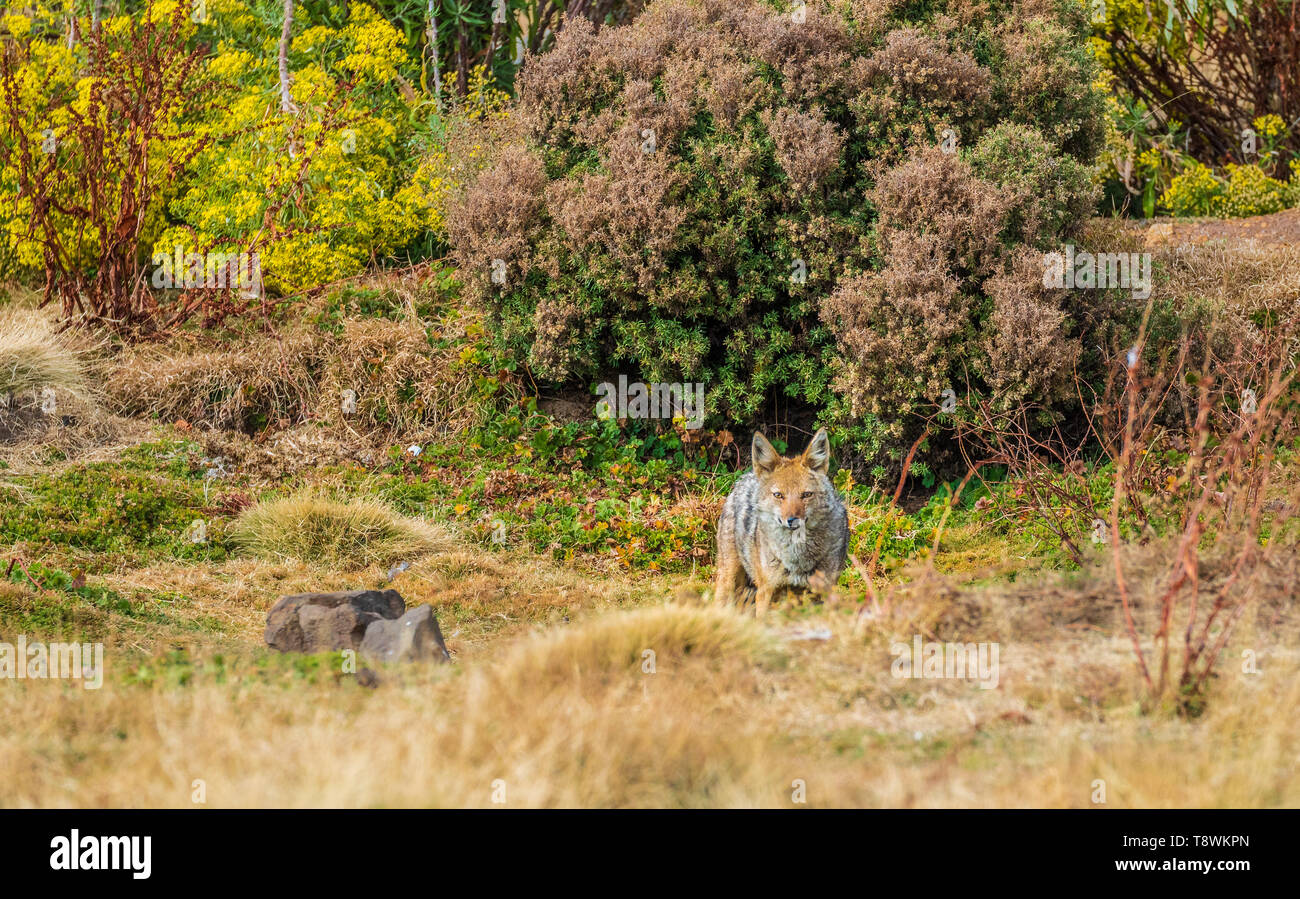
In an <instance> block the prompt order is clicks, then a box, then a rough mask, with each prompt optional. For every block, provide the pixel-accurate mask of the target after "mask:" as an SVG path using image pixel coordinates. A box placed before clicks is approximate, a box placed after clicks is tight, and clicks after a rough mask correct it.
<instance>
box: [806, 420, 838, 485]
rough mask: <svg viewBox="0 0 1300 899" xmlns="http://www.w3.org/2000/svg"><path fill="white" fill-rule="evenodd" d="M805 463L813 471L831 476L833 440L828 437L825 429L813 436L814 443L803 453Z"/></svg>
mask: <svg viewBox="0 0 1300 899" xmlns="http://www.w3.org/2000/svg"><path fill="white" fill-rule="evenodd" d="M803 461H804V464H805V465H807V466H808V467H809V468H811V469H812V470H813V471H819V472H821V473H822V474H830V468H831V439H830V438H829V437H827V436H826V429H825V428H822V429H821V430H820V431H818V432H817V433H816V434H814V435H813V439H812V442H811V443H809V444H808V448H807V449H806V450H804V451H803Z"/></svg>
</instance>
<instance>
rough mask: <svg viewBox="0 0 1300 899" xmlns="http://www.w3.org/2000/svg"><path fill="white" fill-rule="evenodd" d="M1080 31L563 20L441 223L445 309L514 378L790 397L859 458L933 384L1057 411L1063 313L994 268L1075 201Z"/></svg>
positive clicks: (903, 11)
mask: <svg viewBox="0 0 1300 899" xmlns="http://www.w3.org/2000/svg"><path fill="white" fill-rule="evenodd" d="M1084 35H1085V27H1084V22H1083V16H1082V7H1080V6H1078V4H1074V3H1069V2H1062V3H1060V4H1057V3H1054V2H1050V0H1032V2H1019V3H988V4H979V3H971V2H963V0H954V2H949V3H945V2H936V3H928V4H904V3H900V2H895V0H854V2H850V3H836V4H831V3H823V2H812V3H809V4H808V5H807V6H806V7H804V6H802V5H798V6H797V7H796V9H795V12H794V13H790V12H786V11H782V10H777V9H774V8H772V7H771V6H768V5H766V4H763V3H760V2H757V0H658V2H655V3H653V4H651V5H650V7H649V8H648V9H647V10H646V12H645V13H643V14H642V16H641V17H639V18H638V19H637V20H636V21H635V22H634V23H632V24H630V25H626V26H623V27H617V28H606V29H603V30H602V31H600V32H599V33H596V32H594V31H593V30H592V28H590V27H588V26H587V25H585V23H583V22H574V23H570V25H569V26H568V27H567V28H566V29H565V31H564V32H563V33H562V34H561V35H560V37H559V39H558V40H557V42H556V45H555V48H554V49H553V50H552V51H551V52H549V53H547V54H545V55H543V56H541V57H539V58H536V59H532V60H530V62H529V63H527V64H526V65H525V67H524V71H523V72H522V74H521V76H520V98H519V109H518V116H517V120H518V122H519V124H520V128H519V133H518V136H517V140H516V141H515V142H514V143H513V144H512V145H511V146H509V147H507V148H506V149H504V150H502V151H501V152H500V154H499V156H498V158H497V160H496V162H495V164H494V165H492V166H490V167H489V168H487V169H486V170H485V171H484V172H483V173H482V175H481V176H480V177H479V178H478V179H477V180H476V181H475V182H474V183H473V184H472V186H471V187H470V188H469V189H468V190H466V191H465V192H464V194H463V196H462V197H461V200H460V202H459V203H457V204H454V205H453V208H452V209H451V211H450V212H449V229H450V233H451V241H452V244H453V248H454V252H455V255H456V258H457V261H458V263H459V265H460V266H461V268H462V271H463V276H464V278H465V281H466V284H467V289H468V290H469V291H470V293H471V295H472V296H473V297H475V298H476V299H477V300H478V301H479V302H481V303H482V304H483V305H484V306H485V308H486V309H487V311H488V312H489V314H490V316H491V319H492V322H493V324H494V325H495V326H496V329H497V332H498V334H499V339H500V340H501V342H502V344H503V345H504V346H505V347H506V348H507V349H508V350H509V351H511V352H513V353H514V354H515V355H516V356H517V358H519V359H521V360H524V361H526V363H527V365H528V366H529V367H530V369H531V370H532V372H533V374H534V375H535V376H537V377H540V378H544V379H549V380H551V381H555V382H566V381H568V382H578V383H581V382H584V381H591V380H598V379H600V376H603V375H605V374H608V373H609V372H610V371H613V370H619V371H624V372H629V373H632V374H635V375H637V376H640V377H641V378H643V379H644V380H647V381H650V380H654V381H680V380H688V381H703V382H704V383H705V385H706V392H707V394H706V395H707V405H708V408H709V411H710V412H711V413H718V414H720V415H721V416H724V417H725V418H726V419H728V420H732V421H740V422H753V421H755V420H756V419H758V418H759V417H761V416H762V415H763V413H764V410H765V409H767V408H769V407H768V405H767V404H768V403H769V402H770V401H773V400H779V401H780V402H781V403H782V404H783V406H785V407H789V406H791V405H792V404H791V402H790V401H791V400H793V401H794V405H796V406H802V407H804V408H806V409H808V410H810V411H813V412H815V413H816V415H817V417H819V418H821V419H822V420H823V421H826V422H830V423H834V424H837V425H838V426H839V427H840V433H841V434H842V435H847V436H850V437H851V438H852V440H851V442H852V444H853V446H854V447H855V448H856V449H857V450H858V451H859V452H861V453H862V454H863V456H864V457H865V458H866V459H867V460H869V461H872V462H875V463H883V462H885V461H886V460H887V458H888V457H889V456H890V455H892V456H893V457H894V458H895V459H897V458H898V456H899V451H900V449H901V448H902V446H903V445H904V444H905V442H906V441H907V440H908V439H909V438H911V437H912V436H913V435H915V434H916V433H918V430H917V429H918V427H920V424H919V421H920V419H919V417H918V416H919V415H921V414H926V415H928V414H929V413H931V412H934V411H935V410H936V405H935V404H936V403H937V402H938V398H939V396H940V394H941V393H942V391H943V390H945V389H948V388H951V389H953V390H954V391H955V392H956V393H957V394H959V395H960V394H962V393H964V392H965V390H966V387H967V384H968V383H969V385H970V386H971V388H972V389H976V390H986V391H996V390H999V389H1005V391H1006V392H1007V393H1008V396H1009V399H1008V401H1011V399H1014V400H1016V401H1034V402H1041V403H1046V404H1051V403H1053V402H1055V401H1058V400H1062V399H1064V398H1065V397H1066V396H1067V394H1068V391H1067V390H1066V389H1065V387H1066V383H1065V380H1064V379H1063V378H1062V377H1061V376H1060V375H1061V373H1062V372H1064V371H1068V366H1070V365H1071V364H1072V360H1073V358H1074V355H1075V348H1074V344H1073V341H1072V339H1071V336H1070V334H1069V332H1068V330H1067V329H1068V319H1067V317H1066V315H1065V313H1064V311H1063V310H1062V309H1061V308H1060V307H1059V305H1058V304H1059V299H1056V298H1052V297H1050V296H1049V295H1048V294H1046V293H1044V292H1043V291H1042V289H1041V280H1042V271H1041V266H1040V267H1039V268H1038V270H1037V272H1035V271H1033V270H1032V268H1033V266H1029V267H1028V268H1026V266H1025V265H1024V264H1023V260H1022V262H1021V264H1019V265H1016V264H1013V263H1014V262H1015V260H1017V259H1018V258H1020V255H1019V254H1023V253H1024V252H1025V249H1026V248H1027V247H1036V248H1040V249H1046V248H1048V247H1051V246H1054V245H1057V244H1059V242H1060V240H1061V238H1062V236H1063V235H1065V234H1067V233H1068V232H1070V231H1071V230H1072V229H1073V228H1075V227H1076V226H1077V225H1078V224H1079V223H1080V221H1081V220H1082V219H1083V218H1084V217H1085V216H1086V215H1087V214H1088V213H1089V211H1090V210H1091V208H1092V204H1093V202H1094V199H1093V195H1092V189H1091V187H1090V180H1089V170H1088V167H1087V166H1088V164H1089V163H1090V161H1091V160H1092V158H1093V157H1094V156H1095V154H1096V152H1097V149H1098V147H1099V144H1100V142H1101V139H1102V133H1101V119H1100V115H1099V113H1100V109H1101V106H1100V102H1101V100H1100V96H1099V95H1098V94H1097V93H1095V92H1094V91H1093V89H1092V88H1090V87H1089V85H1091V84H1092V83H1093V81H1094V71H1093V68H1092V63H1091V61H1090V56H1089V53H1088V50H1087V48H1086V45H1085V43H1084V41H1083V37H1084ZM1040 258H1041V254H1040ZM494 274H495V277H494ZM990 280H992V284H991V285H990V284H989V282H990ZM1027 373H1028V380H1026V377H1025V375H1026V374H1027Z"/></svg>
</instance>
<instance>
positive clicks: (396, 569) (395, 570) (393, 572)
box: [388, 562, 411, 581]
mask: <svg viewBox="0 0 1300 899" xmlns="http://www.w3.org/2000/svg"><path fill="white" fill-rule="evenodd" d="M410 567H411V563H410V562H398V563H397V564H396V565H394V566H393V567H392V568H390V569H388V579H389V580H390V581H391V580H392V579H393V578H395V577H397V576H398V575H399V574H401V573H402V572H403V571H405V570H406V569H408V568H410Z"/></svg>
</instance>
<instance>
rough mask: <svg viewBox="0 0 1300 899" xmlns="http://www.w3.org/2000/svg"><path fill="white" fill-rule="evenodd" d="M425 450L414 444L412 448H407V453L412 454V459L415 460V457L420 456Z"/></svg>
mask: <svg viewBox="0 0 1300 899" xmlns="http://www.w3.org/2000/svg"><path fill="white" fill-rule="evenodd" d="M423 449H424V447H422V446H420V445H419V444H418V443H412V444H411V445H410V446H408V447H407V448H406V451H407V452H408V453H410V454H411V457H412V458H414V457H416V456H418V455H420V452H421V451H422V450H423Z"/></svg>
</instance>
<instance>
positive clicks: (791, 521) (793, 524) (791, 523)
mask: <svg viewBox="0 0 1300 899" xmlns="http://www.w3.org/2000/svg"><path fill="white" fill-rule="evenodd" d="M785 526H786V527H788V528H789V529H790V530H794V529H795V528H797V527H799V519H798V518H787V519H786V520H785Z"/></svg>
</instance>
